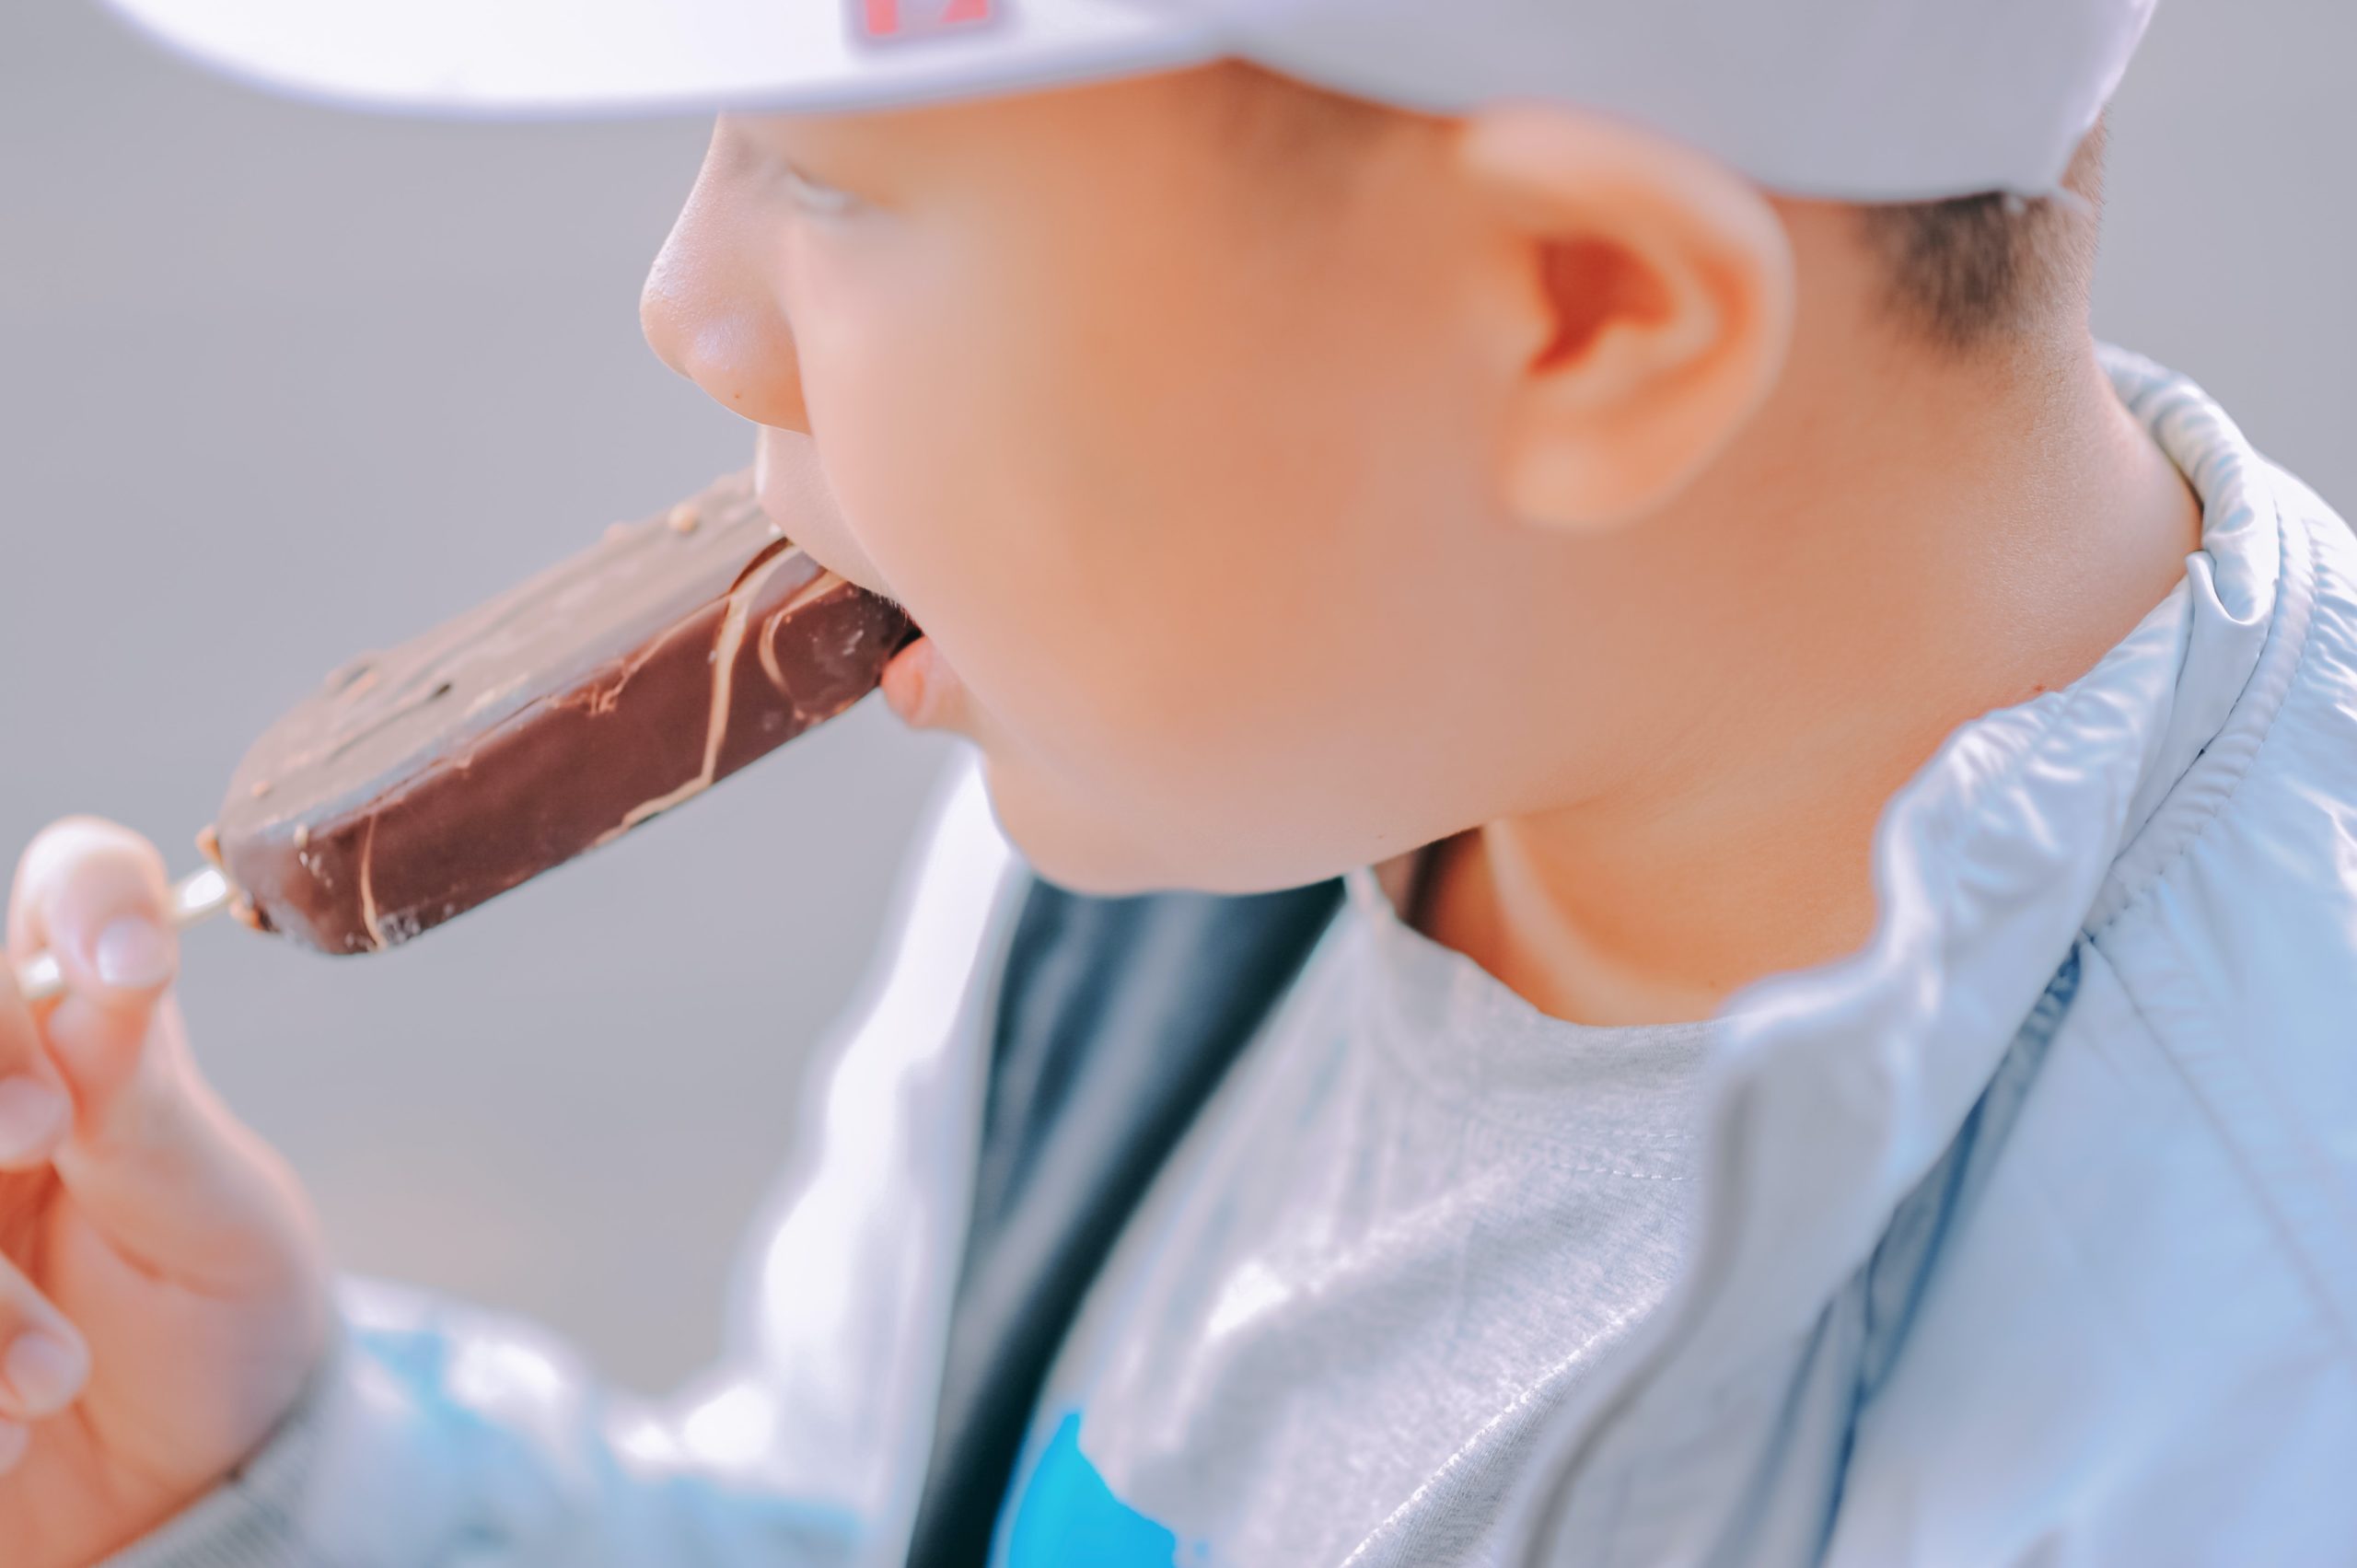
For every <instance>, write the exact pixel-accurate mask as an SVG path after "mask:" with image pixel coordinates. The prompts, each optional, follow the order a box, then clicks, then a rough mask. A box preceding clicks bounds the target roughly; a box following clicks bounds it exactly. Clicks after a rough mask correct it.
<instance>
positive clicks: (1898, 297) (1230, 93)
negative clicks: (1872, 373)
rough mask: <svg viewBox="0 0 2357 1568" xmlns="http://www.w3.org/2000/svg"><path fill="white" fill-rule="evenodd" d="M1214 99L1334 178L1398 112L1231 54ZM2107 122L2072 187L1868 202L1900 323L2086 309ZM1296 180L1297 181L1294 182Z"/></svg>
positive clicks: (1273, 160)
mask: <svg viewBox="0 0 2357 1568" xmlns="http://www.w3.org/2000/svg"><path fill="white" fill-rule="evenodd" d="M1227 64H1228V69H1227V70H1226V71H1225V72H1224V73H1222V76H1223V78H1224V79H1223V80H1222V81H1221V83H1220V85H1219V87H1218V89H1217V90H1216V91H1215V92H1214V94H1213V99H1212V103H1213V112H1214V113H1215V114H1216V115H1217V116H1218V118H1219V121H1220V123H1221V125H1222V127H1223V129H1224V131H1225V134H1227V135H1228V136H1229V137H1230V138H1231V139H1232V140H1233V141H1234V142H1235V143H1236V144H1237V145H1239V146H1240V147H1242V148H1243V149H1245V150H1246V152H1247V153H1248V156H1249V157H1251V158H1252V159H1253V160H1254V161H1256V162H1260V163H1263V164H1266V165H1271V166H1274V167H1279V168H1291V169H1294V170H1295V171H1303V170H1306V171H1309V172H1310V173H1311V174H1313V175H1314V177H1315V183H1317V184H1319V185H1325V184H1328V183H1329V182H1330V181H1332V180H1335V179H1336V178H1337V177H1339V176H1340V175H1341V174H1342V173H1344V172H1345V170H1344V169H1343V168H1341V167H1340V166H1339V163H1338V160H1337V158H1336V157H1335V155H1336V154H1337V153H1338V152H1347V151H1348V150H1350V149H1352V148H1353V147H1355V146H1357V145H1360V144H1361V143H1362V141H1363V140H1364V138H1365V137H1367V136H1369V135H1372V134H1376V132H1378V131H1379V129H1380V128H1382V127H1384V126H1386V125H1394V124H1397V123H1399V112H1398V111H1397V110H1391V109H1389V108H1387V107H1386V106H1383V105H1380V104H1376V103H1372V102H1369V101H1367V100H1366V99H1358V98H1353V97H1349V96H1347V95H1345V94H1341V93H1336V92H1331V91H1329V90H1327V89H1326V88H1323V87H1313V86H1310V85H1309V84H1307V83H1306V82H1302V81H1299V80H1296V79H1295V78H1293V77H1290V76H1285V75H1279V74H1278V73H1276V72H1273V71H1270V70H1266V69H1263V68H1262V67H1260V66H1258V65H1253V64H1249V63H1248V62H1243V61H1231V62H1228V63H1227ZM2104 143H2105V123H2104V121H2103V120H2102V119H2101V118H2098V119H2097V120H2096V122H2095V125H2094V127H2093V128H2092V129H2090V130H2089V131H2088V133H2087V134H2086V135H2085V137H2084V139H2082V140H2081V142H2080V143H2079V145H2078V149H2077V151H2076V152H2075V153H2074V154H2073V157H2072V159H2071V166H2070V168H2069V169H2068V170H2066V171H2065V173H2064V175H2063V184H2064V186H2065V187H2066V189H2068V190H2069V191H2071V192H2075V194H2076V196H2077V197H2078V198H2079V199H2078V200H2076V201H2073V200H2072V199H2071V198H2070V197H2052V196H2041V197H2030V198H2024V197H2020V196H2015V195H2011V194H2008V193H2006V192H1996V191H1991V192H1983V193H1981V194H1979V195H1971V196H1956V197H1950V198H1948V199H1946V200H1944V201H1936V202H1894V203H1859V204H1857V205H1856V206H1855V208H1854V210H1855V212H1856V213H1857V215H1858V219H1859V230H1860V236H1861V238H1862V241H1863V242H1864V244H1865V245H1866V246H1867V247H1868V248H1869V250H1871V251H1873V252H1874V253H1875V255H1876V257H1877V258H1878V259H1879V261H1881V263H1882V270H1883V276H1884V280H1885V285H1886V286H1885V289H1884V297H1885V303H1886V305H1887V312H1886V313H1887V316H1888V317H1889V318H1890V319H1892V320H1893V322H1894V323H1895V324H1896V325H1897V326H1898V327H1899V328H1900V329H1901V330H1902V331H1907V332H1910V334H1912V335H1914V336H1916V337H1918V338H1920V339H1922V340H1924V341H1927V342H1929V343H1933V344H1935V345H1937V346H1938V347H1940V348H1942V349H1945V350H1947V351H1949V352H1951V353H1955V354H1965V353H1969V352H1970V351H1972V350H1975V349H1977V348H1980V347H1982V346H1984V345H1988V344H1992V343H1997V342H1999V341H2002V340H2004V339H2009V338H2017V337H2019V336H2020V335H2022V334H2023V333H2024V332H2026V331H2029V330H2031V329H2033V328H2035V327H2036V326H2038V324H2039V323H2041V322H2043V321H2045V320H2048V319H2050V317H2051V314H2052V312H2053V311H2054V310H2055V309H2056V308H2075V309H2076V310H2078V311H2080V312H2081V313H2083V314H2084V310H2085V306H2086V290H2087V285H2088V283H2089V281H2090V278H2091V276H2092V273H2093V272H2094V265H2095V230H2096V224H2095V221H2094V219H2095V215H2096V213H2097V212H2098V211H2099V210H2100V208H2101V205H2102V201H2103V155H2104ZM1288 188H1289V189H1297V188H1298V182H1297V181H1288Z"/></svg>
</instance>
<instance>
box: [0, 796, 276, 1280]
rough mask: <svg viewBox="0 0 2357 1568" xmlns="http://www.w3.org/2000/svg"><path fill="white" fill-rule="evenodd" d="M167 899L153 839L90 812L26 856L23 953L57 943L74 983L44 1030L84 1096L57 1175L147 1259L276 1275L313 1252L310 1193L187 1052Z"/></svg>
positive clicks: (19, 918)
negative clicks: (307, 1207)
mask: <svg viewBox="0 0 2357 1568" xmlns="http://www.w3.org/2000/svg"><path fill="white" fill-rule="evenodd" d="M166 899H167V889H166V886H165V878H164V863H163V857H162V856H161V855H159V854H157V853H156V849H155V846H153V845H152V844H150V843H148V842H146V841H145V839H142V838H140V837H139V836H138V835H137V834H135V833H134V832H132V831H131V830H128V829H125V828H120V827H117V826H115V825H114V824H113V823H111V822H102V821H99V820H98V819H95V818H87V817H77V818H69V819H66V820H64V821H63V822H59V823H57V824H56V825H55V826H53V827H52V828H50V829H48V830H45V831H44V832H42V833H41V836H40V837H39V838H37V839H35V840H34V841H33V843H32V846H31V847H30V848H29V849H28V850H27V851H26V852H25V857H24V859H23V860H22V861H21V862H19V863H18V865H17V880H16V888H15V890H14V892H13V894H12V895H11V898H10V900H9V912H8V916H9V937H10V947H11V948H12V949H13V956H14V957H15V958H16V959H17V961H18V962H19V963H21V962H22V961H23V960H24V959H25V958H28V957H29V956H30V954H31V953H32V952H33V951H34V950H36V949H37V948H40V947H47V948H48V949H49V950H50V951H51V952H52V953H54V954H55V955H56V957H57V960H58V967H59V969H60V970H62V971H63V972H64V977H65V983H66V987H67V992H66V994H65V995H64V997H63V998H61V999H60V1000H59V1001H58V1002H57V1004H56V1005H55V1006H54V1007H53V1008H52V1010H51V1011H50V1013H49V1015H48V1016H47V1017H46V1018H45V1019H44V1020H43V1021H42V1023H41V1034H42V1036H43V1037H44V1039H45V1040H46V1042H47V1046H48V1055H49V1057H50V1060H51V1061H52V1063H54V1064H55V1065H56V1067H57V1069H58V1070H59V1071H60V1073H61V1074H62V1075H63V1076H64V1079H65V1083H66V1086H67V1088H68V1090H69V1091H70V1092H71V1094H72V1096H73V1099H74V1125H73V1130H72V1132H71V1133H70V1134H69V1135H68V1137H67V1138H66V1140H65V1142H64V1144H63V1145H62V1146H61V1147H60V1148H58V1150H57V1151H56V1155H55V1158H54V1164H55V1167H56V1170H57V1174H58V1175H59V1177H60V1178H62V1179H63V1180H64V1185H65V1188H66V1190H67V1191H70V1192H71V1193H72V1194H73V1196H74V1198H75V1202H76V1203H77V1205H78V1206H79V1207H80V1208H81V1209H82V1211H83V1212H84V1213H86V1214H87V1215H88V1217H89V1218H90V1219H91V1220H92V1222H93V1223H95V1224H96V1225H99V1228H100V1229H101V1230H102V1231H103V1232H104V1233H105V1234H106V1235H107V1237H109V1238H110V1240H111V1241H112V1242H113V1243H114V1244H115V1245H116V1246H117V1247H118V1249H122V1251H124V1252H125V1253H126V1254H128V1255H129V1256H131V1257H134V1258H135V1259H137V1260H140V1261H141V1262H142V1263H143V1264H144V1265H145V1266H146V1267H147V1268H148V1269H149V1270H150V1272H154V1273H157V1274H158V1275H160V1276H163V1277H167V1278H170V1279H173V1280H175V1281H178V1282H180V1283H184V1284H189V1285H192V1286H194V1287H196V1288H198V1289H201V1290H205V1291H208V1292H212V1293H215V1294H229V1293H234V1292H239V1291H251V1290H255V1289H268V1288H274V1287H275V1286H277V1285H278V1284H279V1283H283V1282H282V1279H281V1276H282V1275H284V1272H285V1271H286V1269H287V1268H288V1267H289V1266H290V1265H292V1266H299V1265H300V1264H301V1263H302V1261H303V1260H304V1259H305V1258H306V1257H307V1256H308V1253H307V1251H306V1249H305V1244H303V1242H302V1240H301V1237H302V1235H303V1234H304V1232H303V1225H304V1221H303V1217H302V1214H301V1205H300V1204H299V1202H296V1200H295V1199H294V1197H293V1196H292V1194H293V1192H294V1188H293V1183H292V1181H291V1179H290V1178H289V1177H288V1176H287V1175H286V1173H285V1172H284V1168H283V1167H282V1166H281V1165H280V1163H279V1162H278V1161H277V1159H276V1158H275V1156H273V1155H272V1154H271V1153H270V1151H269V1150H268V1149H267V1148H265V1147H264V1146H263V1145H262V1144H261V1142H260V1141H259V1140H257V1139H256V1138H254V1136H253V1135H252V1134H251V1133H250V1132H247V1131H246V1130H245V1129H244V1128H243V1127H241V1126H240V1125H238V1121H237V1120H236V1119H235V1118H234V1117H232V1116H231V1115H230V1114H229V1113H228V1111H227V1109H226V1108H225V1107H224V1106H223V1105H222V1104H221V1103H220V1101H219V1100H218V1099H217V1098H215V1097H214V1095H213V1093H212V1091H211V1090H210V1089H209V1088H208V1087H207V1086H206V1085H205V1083H204V1081H203V1076H202V1075H201V1074H199V1073H198V1072H197V1071H196V1067H195V1064H194V1063H193V1062H192V1060H191V1059H190V1055H189V1051H188V1042H187V1038H186V1033H185V1030H184V1028H183V1027H182V1025H181V1022H180V1010H179V1009H178V1008H177V1007H176V1006H175V1005H173V1001H172V998H171V996H170V994H169V991H168V988H169V986H170V983H171V981H172V977H173V974H174V972H175V970H176V966H177V963H178V959H179V947H178V943H177V941H176V940H175V938H174V936H173V933H172V929H171V925H170V923H169V921H168V919H167V918H166V915H165V909H166Z"/></svg>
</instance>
